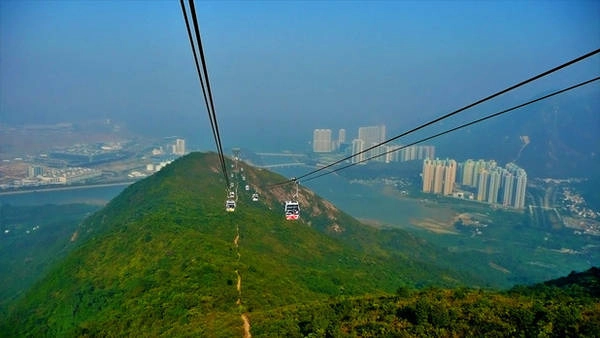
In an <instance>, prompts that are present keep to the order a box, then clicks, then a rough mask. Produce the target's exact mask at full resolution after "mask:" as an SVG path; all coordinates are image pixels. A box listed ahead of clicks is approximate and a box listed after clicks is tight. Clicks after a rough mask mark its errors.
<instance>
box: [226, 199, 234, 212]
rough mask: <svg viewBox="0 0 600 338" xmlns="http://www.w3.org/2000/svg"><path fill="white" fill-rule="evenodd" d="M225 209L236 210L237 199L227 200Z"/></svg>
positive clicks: (228, 210)
mask: <svg viewBox="0 0 600 338" xmlns="http://www.w3.org/2000/svg"><path fill="white" fill-rule="evenodd" d="M225 211H227V212H234V211H235V201H234V200H227V202H225Z"/></svg>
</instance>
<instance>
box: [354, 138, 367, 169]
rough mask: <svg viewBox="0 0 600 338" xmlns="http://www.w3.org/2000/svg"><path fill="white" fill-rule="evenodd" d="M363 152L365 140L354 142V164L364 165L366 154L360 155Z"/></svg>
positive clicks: (355, 140)
mask: <svg viewBox="0 0 600 338" xmlns="http://www.w3.org/2000/svg"><path fill="white" fill-rule="evenodd" d="M363 150H365V142H364V141H363V140H361V139H358V138H357V139H354V140H352V154H353V155H354V156H353V157H352V163H364V162H363V161H364V160H365V154H364V153H361V154H359V153H360V152H362V151H363Z"/></svg>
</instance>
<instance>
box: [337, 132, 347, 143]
mask: <svg viewBox="0 0 600 338" xmlns="http://www.w3.org/2000/svg"><path fill="white" fill-rule="evenodd" d="M344 143H346V129H340V130H339V131H338V147H339V146H340V145H342V144H344Z"/></svg>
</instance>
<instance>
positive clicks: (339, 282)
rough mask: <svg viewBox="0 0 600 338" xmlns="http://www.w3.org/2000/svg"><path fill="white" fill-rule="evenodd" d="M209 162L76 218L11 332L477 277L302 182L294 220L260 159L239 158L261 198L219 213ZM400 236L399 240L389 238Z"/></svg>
mask: <svg viewBox="0 0 600 338" xmlns="http://www.w3.org/2000/svg"><path fill="white" fill-rule="evenodd" d="M217 164H218V161H217V157H216V155H215V154H199V153H195V154H191V155H188V156H186V157H184V158H181V159H179V160H177V161H175V162H174V163H172V164H171V165H169V166H167V167H166V168H164V169H163V170H161V171H160V172H158V173H156V174H155V175H153V176H151V177H149V178H147V179H145V180H142V181H140V182H138V183H136V184H134V185H132V186H130V187H128V188H127V189H125V191H123V193H122V194H121V195H120V196H118V197H117V198H115V199H114V200H112V201H111V202H110V203H109V204H108V205H107V206H106V207H105V208H104V209H102V210H101V211H99V212H97V213H95V214H94V215H92V216H91V217H89V218H88V219H87V220H86V221H84V222H83V224H82V225H81V227H80V229H79V230H78V232H77V237H78V238H79V241H78V242H80V244H78V245H79V247H78V248H76V249H75V250H73V252H72V253H71V254H70V255H68V257H67V258H66V259H65V260H64V261H63V262H61V263H59V264H57V266H56V267H55V268H54V269H53V270H52V271H51V272H50V273H49V274H48V275H47V276H46V277H45V278H44V279H43V280H42V281H41V282H39V283H37V285H35V286H34V287H33V288H32V290H31V291H30V292H29V293H28V294H27V296H26V297H24V298H23V300H22V301H21V302H20V303H18V304H17V305H16V306H15V307H14V309H12V312H11V315H10V321H11V323H12V324H15V325H10V326H11V327H13V329H15V328H16V329H17V331H16V332H15V333H16V334H17V335H19V334H23V335H34V336H38V335H67V336H71V335H81V334H86V333H89V332H102V335H104V334H109V335H110V334H119V335H123V334H124V335H130V334H134V333H135V332H138V331H139V330H142V329H143V330H144V332H147V333H148V334H149V335H161V334H167V335H170V334H182V333H183V332H187V333H190V334H194V333H196V334H202V333H205V331H204V330H208V331H207V332H216V331H218V332H220V331H222V330H224V332H228V330H229V332H230V333H232V334H233V333H235V332H237V331H236V330H239V325H237V326H231V325H228V324H227V323H233V322H236V321H239V314H240V313H246V312H248V313H252V311H258V310H266V309H273V308H277V307H280V306H285V305H289V304H295V303H305V302H309V301H320V300H326V299H329V298H330V297H337V296H342V295H354V296H357V295H363V294H386V293H392V292H394V291H395V290H396V289H397V288H398V287H399V286H405V287H412V286H414V282H415V281H420V283H422V284H425V285H428V284H433V285H442V286H455V285H460V284H464V283H467V282H469V283H474V281H475V283H477V282H480V283H483V281H480V280H478V279H477V278H475V277H472V276H467V275H463V274H459V273H456V272H452V271H450V270H448V269H443V268H439V267H436V266H435V265H434V264H431V263H427V261H428V260H429V261H432V260H431V257H433V256H435V253H436V251H435V249H434V248H433V247H431V246H429V245H428V244H426V243H422V242H419V240H417V239H416V238H414V237H412V236H410V235H408V234H406V233H403V232H393V233H394V236H386V237H387V241H388V244H387V246H386V245H379V244H378V240H379V239H380V238H381V234H380V233H381V231H380V230H377V229H374V228H371V227H368V226H364V225H362V224H360V223H359V222H358V221H356V220H354V219H353V218H351V217H350V216H348V215H346V214H344V213H343V212H341V211H339V210H337V209H336V208H335V207H334V206H333V205H332V204H331V203H329V202H327V201H324V200H322V199H320V198H319V197H318V196H317V195H315V194H314V193H313V192H311V191H309V190H306V189H304V188H301V189H300V193H299V202H300V204H301V206H302V216H301V220H300V221H297V222H290V221H285V219H284V217H283V207H282V201H284V200H285V199H287V198H289V196H291V194H292V189H293V188H294V187H293V186H292V185H289V186H284V185H279V186H273V184H274V183H278V182H281V181H283V180H285V179H284V178H282V177H281V176H278V175H275V174H273V173H270V172H268V171H266V170H257V169H254V168H250V167H247V166H245V167H244V168H245V171H244V172H243V175H244V176H245V177H246V179H247V181H246V182H248V183H249V184H251V185H252V187H253V189H256V190H257V191H258V192H259V193H260V196H261V200H260V201H259V202H252V201H251V199H250V193H251V192H250V191H249V192H246V191H245V190H244V189H243V188H241V189H239V190H238V192H239V195H238V208H237V210H236V211H235V212H234V213H226V212H225V210H224V200H225V195H226V192H225V189H224V187H225V184H224V179H223V177H222V175H221V174H220V173H219V170H218V169H217V168H218V165H217ZM229 164H232V163H229ZM239 165H240V166H242V164H241V163H239ZM241 176H242V172H241V168H238V170H235V178H234V181H236V182H238V184H240V185H243V183H244V181H243V180H242V179H240V178H241ZM238 236H239V237H238ZM236 237H237V240H236ZM236 243H237V245H236ZM399 244H402V245H404V246H405V247H404V249H403V250H402V251H398V252H397V253H396V252H393V251H392V250H390V249H389V248H390V246H391V245H399ZM419 257H422V258H423V259H419ZM238 276H240V277H239V279H238ZM238 283H241V286H240V288H239V289H240V292H238V290H237V284H238ZM238 299H239V301H238ZM236 317H237V318H236ZM173 323H178V324H177V325H174V324H173ZM223 323H226V325H224V324H223ZM221 326H222V327H221ZM216 327H220V328H216ZM167 328H172V329H171V330H174V331H169V330H168V329H167ZM99 330H100V331H99ZM106 330H109V331H106ZM9 332H10V331H9Z"/></svg>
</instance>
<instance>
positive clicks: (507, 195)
mask: <svg viewBox="0 0 600 338" xmlns="http://www.w3.org/2000/svg"><path fill="white" fill-rule="evenodd" d="M503 182H504V189H502V205H503V206H505V207H509V206H510V205H511V202H512V198H513V189H514V182H515V177H514V176H513V175H512V174H511V173H510V172H508V170H507V171H505V172H504V176H503Z"/></svg>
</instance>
